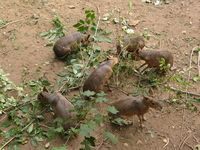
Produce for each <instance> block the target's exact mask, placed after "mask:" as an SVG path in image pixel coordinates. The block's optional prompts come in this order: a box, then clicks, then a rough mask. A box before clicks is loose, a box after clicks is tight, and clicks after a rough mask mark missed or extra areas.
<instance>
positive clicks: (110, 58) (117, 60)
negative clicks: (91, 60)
mask: <svg viewBox="0 0 200 150" xmlns="http://www.w3.org/2000/svg"><path fill="white" fill-rule="evenodd" d="M107 59H108V60H112V65H113V66H114V65H116V64H117V63H118V62H119V59H118V58H117V57H114V56H111V55H109V56H108V58H107Z"/></svg>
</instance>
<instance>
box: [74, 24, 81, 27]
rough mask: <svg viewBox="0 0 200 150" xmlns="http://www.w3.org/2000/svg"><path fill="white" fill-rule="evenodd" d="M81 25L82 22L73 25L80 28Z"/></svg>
mask: <svg viewBox="0 0 200 150" xmlns="http://www.w3.org/2000/svg"><path fill="white" fill-rule="evenodd" d="M80 26H81V24H80V23H77V24H75V25H73V27H75V28H78V27H80Z"/></svg>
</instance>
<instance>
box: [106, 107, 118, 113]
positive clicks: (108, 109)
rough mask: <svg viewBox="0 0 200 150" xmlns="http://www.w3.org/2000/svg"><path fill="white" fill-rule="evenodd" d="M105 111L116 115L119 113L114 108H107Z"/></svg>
mask: <svg viewBox="0 0 200 150" xmlns="http://www.w3.org/2000/svg"><path fill="white" fill-rule="evenodd" d="M107 111H108V112H110V113H112V114H117V113H118V112H119V111H118V110H117V109H116V108H115V107H114V106H108V107H107Z"/></svg>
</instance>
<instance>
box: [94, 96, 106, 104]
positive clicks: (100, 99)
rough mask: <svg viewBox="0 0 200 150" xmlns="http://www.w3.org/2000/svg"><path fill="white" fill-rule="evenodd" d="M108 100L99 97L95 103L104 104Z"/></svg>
mask: <svg viewBox="0 0 200 150" xmlns="http://www.w3.org/2000/svg"><path fill="white" fill-rule="evenodd" d="M106 101H107V99H106V98H105V97H98V98H96V99H95V102H96V103H103V102H106Z"/></svg>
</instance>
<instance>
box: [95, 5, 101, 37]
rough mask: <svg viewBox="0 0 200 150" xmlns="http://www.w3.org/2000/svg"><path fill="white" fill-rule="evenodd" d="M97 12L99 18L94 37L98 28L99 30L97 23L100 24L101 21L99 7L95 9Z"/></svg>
mask: <svg viewBox="0 0 200 150" xmlns="http://www.w3.org/2000/svg"><path fill="white" fill-rule="evenodd" d="M97 11H98V14H99V18H98V22H97V27H96V30H95V34H94V36H96V35H97V31H98V28H99V23H100V20H101V16H100V10H99V7H97Z"/></svg>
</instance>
